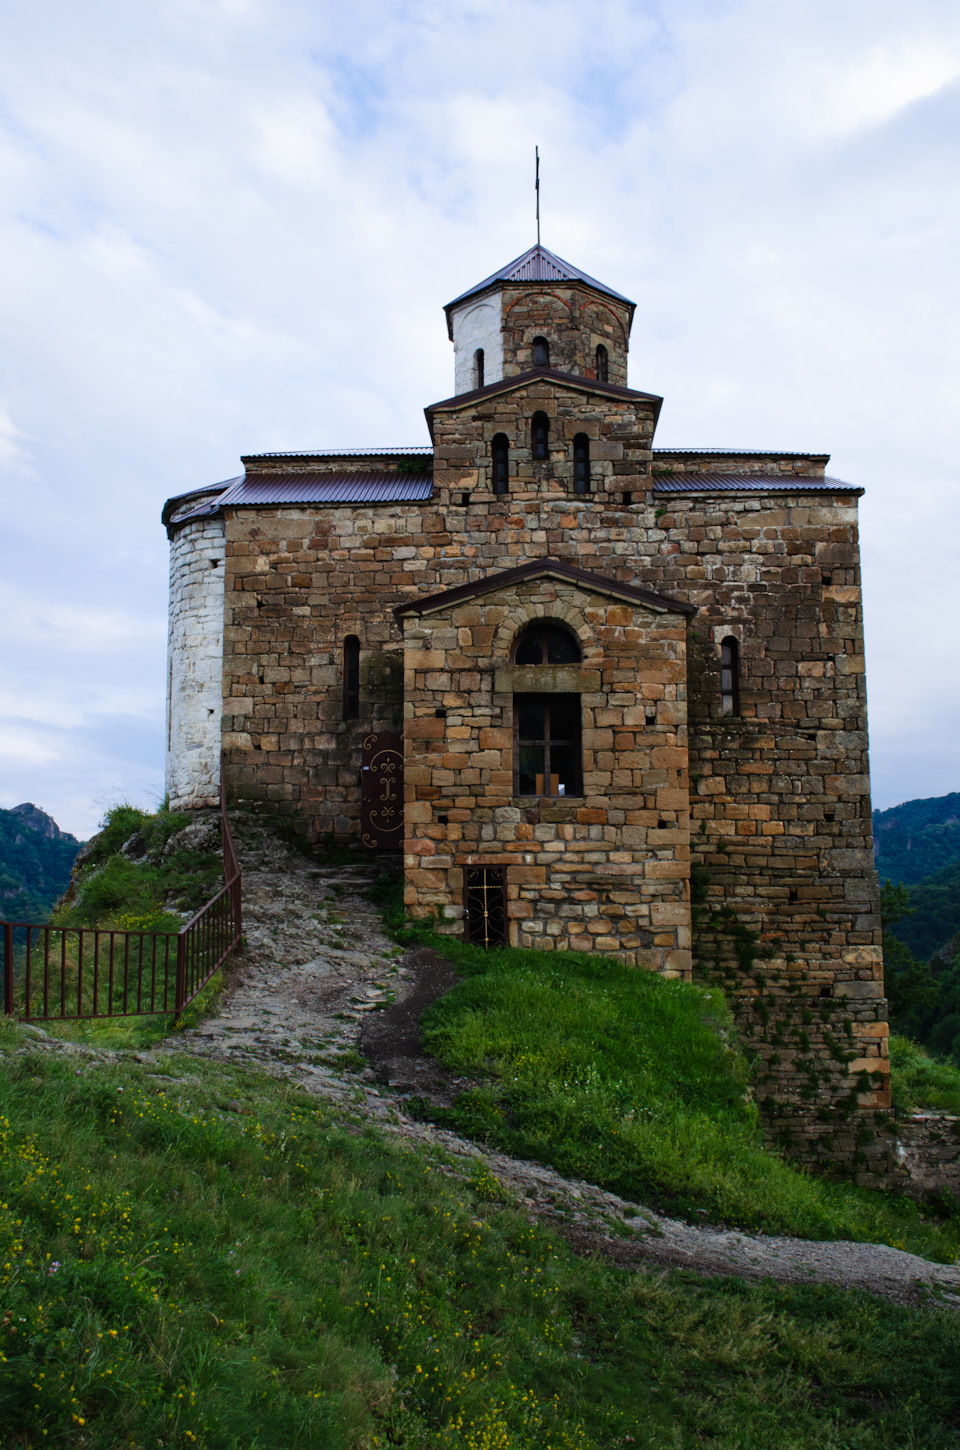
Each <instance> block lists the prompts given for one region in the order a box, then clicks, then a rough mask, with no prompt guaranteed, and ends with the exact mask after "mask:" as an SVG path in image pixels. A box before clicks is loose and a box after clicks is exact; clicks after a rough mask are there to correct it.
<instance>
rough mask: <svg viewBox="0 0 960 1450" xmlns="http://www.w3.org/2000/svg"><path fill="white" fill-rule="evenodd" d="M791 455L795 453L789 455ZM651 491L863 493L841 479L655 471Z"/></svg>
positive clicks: (761, 474) (806, 475) (804, 475)
mask: <svg viewBox="0 0 960 1450" xmlns="http://www.w3.org/2000/svg"><path fill="white" fill-rule="evenodd" d="M790 456H791V457H793V456H794V455H792V454H791V455H790ZM653 491H654V493H862V492H863V489H862V488H857V486H856V485H855V484H852V483H844V482H843V480H842V479H840V478H812V477H810V476H809V475H808V474H793V475H792V476H791V475H790V474H785V473H659V474H657V473H655V474H654V475H653Z"/></svg>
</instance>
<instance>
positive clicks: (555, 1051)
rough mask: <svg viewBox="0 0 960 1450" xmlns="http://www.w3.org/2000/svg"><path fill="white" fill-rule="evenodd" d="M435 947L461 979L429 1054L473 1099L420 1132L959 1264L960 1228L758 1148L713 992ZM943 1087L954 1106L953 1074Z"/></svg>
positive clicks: (643, 1196) (715, 1212) (431, 1035)
mask: <svg viewBox="0 0 960 1450" xmlns="http://www.w3.org/2000/svg"><path fill="white" fill-rule="evenodd" d="M440 943H441V939H438V938H435V939H434V941H433V943H432V944H433V945H435V946H436V947H437V949H438V950H444V951H446V952H447V953H448V954H449V955H450V956H451V958H452V959H453V961H454V962H455V963H456V964H457V966H458V968H459V969H460V970H461V971H463V972H465V973H469V975H467V976H466V977H465V980H464V981H463V982H462V984H461V985H460V986H458V987H456V988H454V990H453V991H452V992H451V993H449V994H448V995H447V996H446V997H444V998H443V999H442V1000H441V1001H439V1002H438V1003H436V1004H435V1006H434V1007H433V1008H432V1009H431V1010H430V1012H429V1013H428V1015H427V1017H426V1018H425V1024H424V1043H425V1046H426V1048H427V1050H428V1051H430V1052H432V1053H434V1054H435V1055H436V1056H437V1057H439V1058H440V1060H441V1061H442V1062H443V1063H445V1064H446V1065H447V1066H448V1067H450V1068H451V1069H453V1070H454V1071H455V1072H456V1073H457V1074H458V1075H460V1076H461V1077H463V1076H466V1077H468V1078H473V1079H474V1081H475V1082H476V1084H477V1085H476V1086H475V1087H473V1088H471V1089H470V1090H468V1091H466V1092H462V1093H460V1094H459V1096H458V1097H457V1098H456V1099H455V1101H454V1103H453V1106H452V1107H450V1108H443V1107H440V1108H435V1107H427V1106H426V1105H424V1108H423V1111H424V1112H425V1113H426V1114H427V1115H428V1116H430V1117H431V1118H433V1119H435V1120H438V1121H440V1122H443V1123H445V1124H448V1125H449V1126H451V1127H455V1128H457V1129H458V1130H459V1131H461V1132H463V1133H465V1134H466V1135H467V1136H469V1137H471V1138H473V1139H474V1140H476V1141H481V1142H485V1143H489V1144H491V1145H496V1146H497V1147H498V1148H500V1149H503V1150H504V1151H506V1152H509V1153H512V1154H514V1155H515V1156H519V1157H525V1158H533V1159H535V1160H538V1161H540V1162H545V1163H549V1164H551V1165H552V1166H553V1167H555V1168H556V1169H557V1170H558V1171H560V1172H561V1173H564V1174H568V1175H570V1176H573V1177H577V1178H583V1179H586V1180H587V1181H588V1182H591V1183H597V1184H600V1185H601V1186H603V1187H606V1188H610V1189H612V1190H613V1191H614V1192H616V1193H618V1194H620V1195H622V1196H623V1197H625V1198H628V1199H633V1200H635V1201H637V1202H640V1203H652V1204H655V1205H656V1206H658V1207H660V1208H661V1209H664V1210H666V1211H668V1212H671V1213H674V1214H679V1215H681V1216H683V1217H690V1216H692V1215H693V1216H695V1215H702V1216H703V1218H705V1219H706V1220H707V1221H716V1220H718V1219H719V1220H721V1221H723V1222H726V1223H729V1224H735V1225H737V1226H739V1227H744V1228H747V1227H749V1228H762V1229H764V1230H765V1231H766V1232H770V1233H785V1234H793V1235H797V1236H800V1237H804V1238H818V1239H819V1238H822V1239H836V1238H847V1239H858V1240H862V1241H868V1242H876V1243H888V1244H891V1245H892V1246H893V1247H895V1248H908V1249H910V1250H912V1251H913V1252H915V1253H920V1254H924V1255H927V1256H928V1257H931V1258H935V1259H938V1260H940V1261H941V1262H947V1263H952V1262H954V1260H955V1259H956V1258H957V1255H958V1250H960V1216H956V1215H953V1214H951V1213H938V1212H936V1211H934V1210H932V1209H927V1210H921V1209H919V1208H918V1207H917V1205H915V1204H914V1203H912V1202H910V1201H909V1200H906V1199H901V1198H897V1197H895V1196H892V1195H890V1194H886V1193H881V1192H878V1191H876V1190H870V1189H859V1188H854V1187H853V1186H851V1185H849V1184H846V1183H837V1182H831V1181H829V1180H826V1179H823V1178H814V1177H810V1176H808V1175H807V1174H806V1173H804V1172H802V1171H800V1170H799V1169H798V1168H797V1167H795V1166H794V1165H793V1164H792V1163H790V1162H789V1161H787V1160H785V1159H782V1158H780V1157H779V1156H778V1155H777V1154H775V1153H773V1152H771V1151H769V1150H767V1149H766V1148H764V1146H763V1143H762V1136H761V1125H760V1121H759V1115H758V1113H757V1110H756V1107H755V1106H754V1105H753V1103H752V1101H751V1100H750V1097H749V1093H748V1091H747V1089H748V1083H749V1072H748V1068H747V1064H746V1063H745V1062H744V1061H743V1059H742V1058H741V1057H740V1056H739V1054H738V1053H736V1052H735V1051H734V1050H733V1049H732V1048H731V1047H730V1046H729V1045H728V1044H729V1041H730V1039H731V1037H732V1035H733V1034H732V1027H731V1023H730V1020H729V1017H728V1014H727V1009H726V1007H725V1004H724V1001H723V997H722V995H721V994H720V993H719V991H717V990H716V989H713V990H710V991H707V990H705V989H703V988H698V987H694V986H690V985H689V984H687V983H682V982H671V981H666V980H664V979H663V978H662V977H658V976H656V975H654V974H652V973H648V972H638V971H636V970H635V969H634V968H630V967H623V966H621V965H620V964H619V963H616V962H612V961H610V960H609V959H608V958H604V957H589V956H584V955H581V954H579V953H574V952H564V953H563V954H562V955H561V954H559V953H557V954H553V953H539V952H528V951H498V952H490V953H485V952H483V951H480V950H478V949H477V948H473V947H469V946H466V945H465V944H463V943H461V942H451V941H450V940H449V939H443V943H444V944H443V946H442V947H441V944H440ZM918 1051H919V1049H918ZM944 1071H945V1072H946V1073H947V1074H948V1075H950V1074H952V1081H953V1082H954V1086H955V1090H957V1092H958V1098H960V1073H957V1072H955V1071H954V1070H952V1069H949V1068H947V1069H944ZM919 1090H920V1088H919V1087H917V1088H916V1091H919Z"/></svg>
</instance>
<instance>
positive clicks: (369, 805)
mask: <svg viewBox="0 0 960 1450" xmlns="http://www.w3.org/2000/svg"><path fill="white" fill-rule="evenodd" d="M360 781H361V789H360V831H361V839H362V840H363V844H364V845H365V846H366V847H368V848H369V849H370V850H371V851H400V850H402V849H403V736H402V735H398V734H397V733H396V732H395V731H393V730H382V731H381V732H380V733H379V734H377V735H368V736H367V737H366V739H365V740H364V742H363V765H362V768H361V771H360Z"/></svg>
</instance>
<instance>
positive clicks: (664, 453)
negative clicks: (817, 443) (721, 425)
mask: <svg viewBox="0 0 960 1450" xmlns="http://www.w3.org/2000/svg"><path fill="white" fill-rule="evenodd" d="M653 456H654V458H822V459H824V460H827V459H829V457H830V454H829V453H798V452H797V450H796V449H795V448H794V449H791V450H790V452H789V453H784V452H783V450H782V449H779V448H654V450H653Z"/></svg>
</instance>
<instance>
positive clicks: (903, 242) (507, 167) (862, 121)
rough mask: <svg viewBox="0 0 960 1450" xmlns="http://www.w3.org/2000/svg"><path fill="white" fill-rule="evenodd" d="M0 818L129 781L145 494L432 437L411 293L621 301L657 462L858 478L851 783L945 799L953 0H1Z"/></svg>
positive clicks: (952, 553) (951, 721)
mask: <svg viewBox="0 0 960 1450" xmlns="http://www.w3.org/2000/svg"><path fill="white" fill-rule="evenodd" d="M0 27H2V28H0V35H2V44H0V330H2V346H0V507H2V513H0V519H2V535H0V537H2V541H3V568H2V569H0V608H2V612H3V626H4V627H3V628H2V630H0V641H2V656H0V688H2V702H3V703H2V709H0V806H5V807H9V806H13V805H17V804H19V803H20V802H21V801H25V800H29V801H33V802H34V803H35V804H36V805H38V806H40V807H41V808H42V809H44V810H46V811H48V812H50V813H51V814H52V815H53V816H54V817H55V819H56V820H57V821H58V822H59V824H60V825H61V826H62V827H63V828H64V829H66V830H69V831H72V832H73V833H75V834H76V835H78V836H80V837H86V836H89V835H90V834H91V833H92V832H93V831H94V830H95V829H96V825H97V822H98V820H99V818H100V816H101V815H102V814H103V812H104V810H105V809H107V808H108V807H109V806H110V805H113V804H115V803H116V802H118V801H120V800H131V801H134V802H137V803H139V804H143V805H146V806H149V807H152V806H154V805H155V804H156V803H157V802H158V801H159V800H160V799H161V797H162V795H163V743H164V742H163V714H164V700H163V695H164V679H165V666H164V660H165V649H166V590H167V541H166V537H165V534H164V532H163V530H162V528H161V526H160V509H161V506H162V504H163V501H164V499H165V498H166V497H168V496H169V495H171V494H176V493H182V492H184V491H185V490H187V489H190V488H193V487H196V486H199V485H204V484H208V483H212V482H214V481H216V480H218V479H226V478H230V477H233V476H234V475H236V474H237V473H238V472H239V471H240V464H239V458H240V455H241V454H242V453H255V452H259V451H267V450H280V449H309V448H315V449H323V448H335V447H363V446H376V445H387V446H392V445H399V444H426V443H428V441H429V440H428V436H427V432H426V425H425V422H424V418H423V407H424V405H425V404H426V403H429V402H431V401H434V400H436V399H437V398H442V397H445V396H448V395H449V393H450V392H451V391H452V387H453V355H452V348H451V345H450V343H449V341H448V340H447V335H446V330H445V324H444V317H443V312H442V307H443V304H444V303H445V302H447V301H449V300H450V298H452V297H454V296H456V295H457V294H458V293H460V292H462V291H464V290H465V289H466V288H467V287H469V286H471V285H472V284H473V283H475V282H477V281H479V280H480V279H481V278H482V277H485V276H486V275H488V274H489V273H490V272H492V271H494V270H495V269H496V268H497V267H499V266H501V265H502V264H503V263H505V262H507V261H508V260H509V259H511V258H512V257H515V256H517V255H518V254H519V253H521V252H522V251H524V250H525V249H526V248H527V247H528V246H530V245H531V244H532V242H533V241H534V240H535V230H534V215H533V187H532V183H533V150H534V146H535V145H539V147H540V153H541V158H542V163H541V175H542V182H541V198H542V217H543V242H544V244H545V245H546V246H547V247H549V248H550V249H551V250H553V251H555V252H557V253H559V255H560V256H561V257H565V258H567V259H568V260H569V261H571V262H573V263H574V264H575V265H577V266H579V267H581V268H583V269H584V270H585V271H587V272H589V273H591V274H592V275H593V276H596V277H599V278H600V279H601V280H603V281H604V282H606V283H608V284H609V285H610V286H612V287H614V288H616V289H617V290H618V291H621V292H624V293H626V294H627V296H629V297H632V298H634V299H635V300H636V301H637V303H638V306H637V313H636V319H635V322H634V328H633V334H632V339H631V354H630V382H631V385H632V386H634V387H637V388H640V389H643V390H646V391H649V392H654V393H658V394H661V395H663V397H664V398H665V403H664V407H663V412H662V415H661V421H660V426H659V429H658V433H657V438H656V443H657V445H658V446H660V447H676V446H680V445H687V446H691V447H693V446H709V447H732V448H736V447H747V448H774V449H779V450H790V449H796V450H798V451H802V452H828V453H830V454H831V455H832V461H831V464H830V466H829V470H828V471H829V472H830V473H831V475H833V476H836V477H839V478H842V479H844V480H846V481H848V482H851V483H854V484H857V485H860V486H862V487H864V488H865V489H866V494H865V497H864V498H863V499H862V500H861V524H862V536H861V537H862V550H863V577H864V599H865V615H866V638H867V669H868V687H869V695H870V729H871V761H872V772H873V788H874V804H875V806H877V807H880V808H886V807H888V806H892V805H895V804H897V803H898V802H900V801H902V800H906V799H911V798H913V797H917V796H934V795H941V794H944V793H946V792H947V791H952V790H957V789H960V740H958V731H957V727H956V721H957V717H958V707H960V669H958V668H957V664H956V662H955V651H956V645H955V642H954V629H955V618H956V615H957V564H956V561H957V558H958V554H960V548H958V546H960V525H958V521H957V508H956V503H957V497H958V471H960V449H958V446H957V444H958V439H957V414H958V407H957V405H958V402H960V327H958V301H960V267H958V265H957V259H958V253H960V247H958V242H960V237H958V230H960V228H958V222H960V164H958V162H960V154H958V153H960V7H958V6H957V5H956V3H955V0H912V3H911V4H910V5H909V6H904V5H903V4H902V3H900V0H897V3H891V0H844V3H843V4H837V3H836V0H661V3H653V0H636V3H628V0H600V3H598V4H595V5H591V6H585V5H583V4H582V0H476V3H467V4H457V3H453V4H451V3H449V0H446V3H442V4H441V3H439V0H437V3H434V0H423V3H400V0H367V3H362V4H359V5H354V6H345V5H343V4H339V3H338V4H333V3H331V0H309V3H308V0H139V3H138V4H136V5H131V4H130V3H129V0H85V3H84V4H83V5H77V4H76V3H75V0H37V3H35V4H33V5H29V6H28V5H24V4H22V3H20V0H0Z"/></svg>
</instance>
